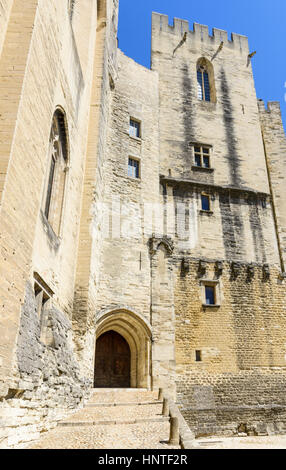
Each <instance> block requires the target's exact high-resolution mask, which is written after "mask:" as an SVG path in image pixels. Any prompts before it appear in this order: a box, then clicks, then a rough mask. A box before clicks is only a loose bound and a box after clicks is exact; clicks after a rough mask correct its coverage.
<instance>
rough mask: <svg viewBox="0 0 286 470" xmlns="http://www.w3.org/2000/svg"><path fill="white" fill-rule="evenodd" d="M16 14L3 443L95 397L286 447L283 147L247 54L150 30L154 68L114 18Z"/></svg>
mask: <svg viewBox="0 0 286 470" xmlns="http://www.w3.org/2000/svg"><path fill="white" fill-rule="evenodd" d="M1 6H2V11H1V10H0V11H1V15H0V88H1V94H0V119H1V121H0V124H1V125H0V157H1V160H0V165H1V166H0V244H1V251H0V256H1V259H0V273H1V283H0V296H1V305H0V308H1V320H0V339H1V341H0V394H1V399H2V401H1V408H2V410H3V417H4V416H5V417H6V418H5V423H6V425H5V426H6V427H5V430H4V431H3V432H2V431H1V433H2V434H0V439H2V441H1V442H2V444H1V445H2V446H4V447H5V446H13V445H16V444H17V443H19V442H21V441H25V440H29V439H32V438H34V437H35V436H37V433H38V432H39V431H40V430H43V429H46V428H48V427H49V426H52V425H53V423H55V421H56V420H57V419H59V418H60V417H61V416H63V415H65V413H67V410H68V409H74V408H76V407H77V406H78V405H79V404H80V403H81V402H82V400H84V398H85V397H86V396H88V394H89V392H90V390H91V388H92V387H117V388H120V387H132V388H148V389H151V388H153V389H157V388H159V387H163V388H164V389H165V390H166V391H168V393H169V394H170V395H171V396H172V397H173V398H175V399H176V400H177V402H178V404H180V405H181V409H182V412H183V414H184V416H185V418H186V419H187V421H188V424H189V426H190V428H191V429H192V430H193V431H194V432H195V433H196V435H202V434H204V435H205V434H212V433H216V434H218V433H222V434H235V433H237V432H238V430H240V429H242V427H243V429H244V430H245V431H246V432H249V433H257V434H265V433H268V432H285V429H286V413H285V410H286V408H285V407H286V402H285V393H284V390H285V385H286V375H285V357H286V343H285V330H286V324H285V313H286V292H285V249H286V246H285V243H286V240H285V236H284V233H285V230H286V222H285V221H286V213H285V210H286V209H285V207H286V206H285V204H284V202H283V189H284V178H285V165H286V139H285V134H284V130H283V125H282V121H281V113H280V108H279V104H278V103H269V105H268V108H267V109H265V106H264V103H263V102H261V101H257V97H256V91H255V86H254V80H253V73H252V67H251V56H250V51H249V48H248V40H247V38H246V37H244V36H240V35H237V34H233V35H232V38H231V40H228V36H227V32H225V31H221V30H218V29H214V30H213V33H212V35H211V36H210V35H209V31H208V27H206V26H203V25H199V24H194V26H193V29H192V30H190V27H189V24H188V22H187V21H185V20H181V19H176V18H175V19H174V24H173V26H171V25H169V21H168V17H166V16H165V15H161V14H158V13H153V16H152V56H151V59H152V60H151V69H147V68H145V67H142V66H141V65H139V64H137V63H136V62H134V61H133V60H132V59H130V58H128V57H126V56H125V55H124V54H123V53H122V52H121V51H120V50H119V49H118V48H117V17H118V1H117V0H100V1H96V0H74V1H71V0H66V1H62V2H57V1H56V0H51V1H50V2H46V1H45V0H33V1H32V0H29V1H26V2H25V5H24V6H23V2H20V1H19V0H2V2H1ZM31 408H32V410H33V412H32V413H31V412H30V411H29V410H31ZM23 410H24V412H23ZM3 419H4V418H3ZM17 426H18V429H17V430H15V429H16V428H17Z"/></svg>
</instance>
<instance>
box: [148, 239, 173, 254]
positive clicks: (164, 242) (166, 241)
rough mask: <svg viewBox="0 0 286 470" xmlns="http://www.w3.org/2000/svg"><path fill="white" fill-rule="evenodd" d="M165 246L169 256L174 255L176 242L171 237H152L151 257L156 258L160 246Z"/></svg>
mask: <svg viewBox="0 0 286 470" xmlns="http://www.w3.org/2000/svg"><path fill="white" fill-rule="evenodd" d="M161 244H162V245H164V247H165V248H166V251H167V253H168V255H172V254H173V251H174V242H173V240H172V239H171V238H170V237H167V236H163V237H156V235H154V234H153V235H152V237H151V238H150V239H149V250H150V254H151V256H154V255H155V253H156V252H157V250H158V248H159V246H160V245H161Z"/></svg>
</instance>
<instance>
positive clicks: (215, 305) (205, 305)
mask: <svg viewBox="0 0 286 470" xmlns="http://www.w3.org/2000/svg"><path fill="white" fill-rule="evenodd" d="M202 306H203V308H219V307H220V304H202Z"/></svg>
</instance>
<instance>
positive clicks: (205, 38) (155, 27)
mask: <svg viewBox="0 0 286 470" xmlns="http://www.w3.org/2000/svg"><path fill="white" fill-rule="evenodd" d="M152 32H153V34H154V33H156V32H158V33H160V32H165V33H170V34H173V35H177V36H183V35H184V33H188V36H189V38H191V39H193V40H195V41H201V42H204V43H209V44H213V45H214V44H218V45H219V44H220V43H221V42H222V41H223V42H224V44H225V45H226V46H229V47H232V48H235V49H239V50H243V51H246V52H249V45H248V38H247V37H246V36H243V35H241V34H236V33H231V40H229V39H228V33H227V31H224V30H222V29H218V28H213V29H212V35H210V34H209V27H208V26H206V25H202V24H199V23H194V24H193V29H192V30H191V29H190V26H189V21H187V20H183V19H180V18H174V19H173V25H170V24H169V17H168V16H167V15H163V14H160V13H156V12H152Z"/></svg>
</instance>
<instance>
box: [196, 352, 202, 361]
mask: <svg viewBox="0 0 286 470" xmlns="http://www.w3.org/2000/svg"><path fill="white" fill-rule="evenodd" d="M201 361H202V351H196V362H201Z"/></svg>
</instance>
